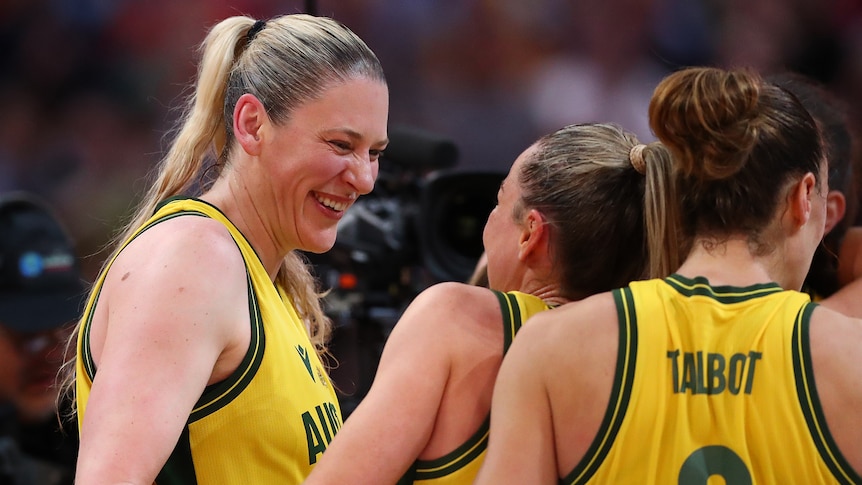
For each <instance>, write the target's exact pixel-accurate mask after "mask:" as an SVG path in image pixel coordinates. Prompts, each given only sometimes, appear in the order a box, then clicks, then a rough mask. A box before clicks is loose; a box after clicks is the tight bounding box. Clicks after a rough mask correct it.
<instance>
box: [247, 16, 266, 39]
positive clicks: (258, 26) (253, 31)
mask: <svg viewBox="0 0 862 485" xmlns="http://www.w3.org/2000/svg"><path fill="white" fill-rule="evenodd" d="M264 27H266V20H258V21H256V22H255V23H254V25H252V26H251V28H250V29H248V34H246V35H247V37H248V41H249V42H251V41H253V40H254V38H255V37H256V36H257V33H258V32H260V31H261V30H263V28H264Z"/></svg>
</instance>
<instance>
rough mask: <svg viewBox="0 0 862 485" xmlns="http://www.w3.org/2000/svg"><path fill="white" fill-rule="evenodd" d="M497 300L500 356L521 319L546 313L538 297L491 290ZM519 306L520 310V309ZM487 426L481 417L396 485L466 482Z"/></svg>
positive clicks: (483, 449)
mask: <svg viewBox="0 0 862 485" xmlns="http://www.w3.org/2000/svg"><path fill="white" fill-rule="evenodd" d="M491 291H492V292H493V293H494V296H496V297H497V301H498V302H499V304H500V312H501V313H502V327H503V355H506V352H507V351H508V350H509V347H510V346H511V345H512V341H513V340H514V338H515V334H517V333H518V331H519V330H520V329H521V327H522V326H523V325H524V319H525V317H526V318H529V317H530V316H532V315H533V314H535V313H537V312H539V311H543V310H547V309H548V308H549V307H548V305H547V304H546V303H544V302H543V301H542V300H541V299H540V298H538V297H536V296H533V295H529V294H526V293H521V292H517V291H513V292H509V293H503V292H500V291H496V290H491ZM522 305H523V307H522ZM490 425H491V415H490V413H489V414H488V416H487V417H486V418H485V421H484V422H483V423H482V425H481V426H480V427H479V429H478V430H476V432H475V433H473V434H472V435H471V436H470V438H468V439H467V440H466V441H465V442H464V443H463V444H461V445H460V446H459V447H458V448H456V449H455V450H454V451H452V452H450V453H447V454H446V455H444V456H442V457H440V458H435V459H433V460H416V461H415V462H414V463H413V464H412V465H411V466H410V468H409V469H408V470H407V473H405V474H404V476H402V477H401V479H400V480H398V482H397V484H396V485H410V484H412V483H415V482H419V481H431V480H438V479H439V480H440V482H441V483H466V482H465V480H470V483H472V478H474V477H472V476H470V477H469V478H465V475H468V474H469V471H462V470H464V469H465V468H467V467H470V466H478V465H477V464H478V463H481V462H479V461H478V460H483V459H484V454H485V452H486V451H487V449H488V434H489V429H490ZM459 471H462V473H463V475H461V476H458V477H453V475H454V474H456V473H458V472H459Z"/></svg>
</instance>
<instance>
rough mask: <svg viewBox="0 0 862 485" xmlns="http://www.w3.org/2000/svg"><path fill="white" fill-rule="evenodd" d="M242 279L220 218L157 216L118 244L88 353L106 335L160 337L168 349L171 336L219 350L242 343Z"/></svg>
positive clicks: (137, 340)
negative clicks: (125, 243) (160, 219)
mask: <svg viewBox="0 0 862 485" xmlns="http://www.w3.org/2000/svg"><path fill="white" fill-rule="evenodd" d="M246 286H247V279H246V276H245V264H244V262H243V259H242V255H241V253H240V251H239V248H238V247H237V246H236V244H235V242H234V241H233V239H232V238H231V236H230V233H229V232H228V231H227V229H226V228H225V227H224V226H223V225H222V224H221V223H219V222H218V221H214V220H212V219H209V218H204V217H193V216H187V217H177V218H174V219H170V220H167V221H164V222H161V223H159V224H156V225H155V226H153V227H151V228H150V229H148V230H146V231H144V232H143V233H141V234H140V235H139V236H138V237H137V238H135V239H134V240H133V241H132V242H131V243H129V244H128V246H127V247H126V248H125V249H123V251H122V252H121V253H120V255H119V256H118V257H117V259H116V260H115V261H114V264H113V265H112V266H111V269H110V270H109V272H108V274H107V276H106V278H105V284H104V287H103V288H102V292H101V295H100V297H99V303H98V305H97V307H96V310H95V314H94V318H93V323H92V329H91V334H90V335H91V340H90V345H91V349H92V351H93V355H94V358H95V359H96V360H97V362H98V361H99V359H100V357H101V354H102V348H103V345H104V342H105V339H106V338H107V337H108V336H109V335H115V337H114V338H115V339H120V342H121V343H117V344H114V348H123V347H124V346H125V345H130V346H135V345H137V346H140V345H142V344H141V342H156V341H158V342H161V344H160V345H161V347H160V348H162V349H170V348H172V347H171V345H166V344H165V342H166V341H168V340H170V341H171V342H172V343H176V342H180V343H181V342H199V343H201V344H208V345H209V346H210V347H209V348H211V349H213V350H214V355H218V354H219V353H220V352H221V350H222V349H225V348H227V347H231V346H237V347H238V348H239V347H242V344H243V342H244V339H247V336H246V335H245V333H246V328H245V327H247V324H245V323H244V322H245V321H246V320H247V308H248V306H247V294H248V292H247V289H246ZM109 327H110V328H111V329H113V330H114V331H112V332H108V328H109ZM179 345H180V344H177V348H174V350H175V351H176V353H177V355H179V354H181V352H180V351H179V350H178V347H179ZM187 354H188V355H191V353H187ZM154 355H155V352H154Z"/></svg>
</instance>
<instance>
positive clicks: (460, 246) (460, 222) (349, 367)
mask: <svg viewBox="0 0 862 485" xmlns="http://www.w3.org/2000/svg"><path fill="white" fill-rule="evenodd" d="M389 140H390V142H389V146H388V147H387V148H386V150H385V151H384V155H383V156H382V157H381V158H380V171H379V174H378V178H377V182H376V183H375V188H374V191H373V192H372V193H370V194H368V195H365V196H362V197H360V198H359V200H357V202H356V203H355V204H354V205H353V206H352V207H351V208H350V209H349V210H348V212H347V213H346V214H345V216H344V218H343V219H342V220H341V222H340V223H339V227H338V237H337V239H336V243H335V246H334V247H333V248H332V250H330V251H329V252H327V253H324V254H321V255H308V257H309V259H310V261H311V263H312V264H313V265H314V266H315V270H316V273H317V275H318V277H319V278H320V279H321V282H322V286H323V287H324V288H327V289H329V293H328V294H327V295H326V297H325V298H324V308H325V310H326V312H327V314H328V315H329V316H330V317H331V318H332V319H333V321H334V323H335V333H334V339H333V343H332V353H333V355H334V356H335V358H336V359H337V360H338V365H339V367H337V368H336V369H334V370H333V380H334V381H335V383H336V386H337V387H338V388H339V389H340V390H341V391H342V394H343V395H342V396H341V398H342V411H343V412H344V415H345V417H346V415H347V414H349V412H350V411H351V410H352V408H353V407H354V406H355V405H356V404H358V402H359V400H361V398H362V397H363V396H364V395H365V392H367V389H368V387H369V386H370V383H371V380H372V379H373V376H374V371H375V370H376V367H377V363H378V360H379V356H380V352H381V351H382V348H383V344H384V343H385V340H386V338H387V337H388V335H389V332H390V331H391V330H392V328H393V327H394V326H395V324H396V322H397V321H398V318H399V317H400V315H401V313H402V312H403V310H404V309H405V308H406V306H407V305H408V304H409V303H410V302H411V301H412V300H413V298H414V297H415V296H416V295H418V294H419V293H420V292H421V291H422V290H423V289H425V288H427V287H428V286H430V285H432V284H434V283H437V282H441V281H461V282H464V281H466V280H467V279H468V278H469V277H470V275H471V274H472V273H473V271H474V269H475V267H476V264H477V262H478V260H479V257H480V256H481V255H482V252H483V244H482V231H483V229H484V226H485V221H486V220H487V218H488V214H489V213H490V212H491V210H492V209H493V208H494V205H495V204H496V196H497V190H498V188H499V186H500V183H501V182H502V180H503V178H504V177H505V173H498V172H482V171H456V170H454V167H455V166H456V165H457V162H458V150H457V147H456V146H455V144H454V143H453V142H451V141H448V140H445V139H443V138H440V137H439V136H437V135H435V134H432V133H429V132H426V131H423V130H419V129H416V128H411V127H403V126H395V127H390V129H389Z"/></svg>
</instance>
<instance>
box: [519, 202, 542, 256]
mask: <svg viewBox="0 0 862 485" xmlns="http://www.w3.org/2000/svg"><path fill="white" fill-rule="evenodd" d="M548 235H549V231H548V225H547V222H546V221H545V217H544V216H543V215H542V213H541V212H539V211H537V210H536V209H530V211H529V212H527V217H526V218H524V226H523V227H522V228H521V235H520V237H519V238H518V259H519V260H521V261H526V260H527V259H529V258H533V257H536V256H544V255H546V253H547V252H548Z"/></svg>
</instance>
